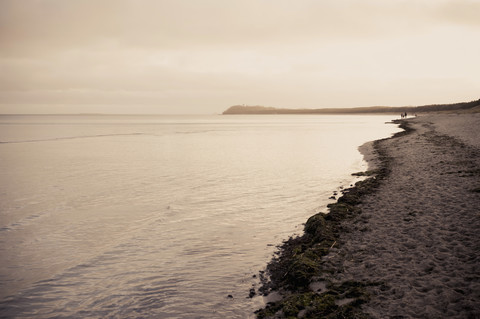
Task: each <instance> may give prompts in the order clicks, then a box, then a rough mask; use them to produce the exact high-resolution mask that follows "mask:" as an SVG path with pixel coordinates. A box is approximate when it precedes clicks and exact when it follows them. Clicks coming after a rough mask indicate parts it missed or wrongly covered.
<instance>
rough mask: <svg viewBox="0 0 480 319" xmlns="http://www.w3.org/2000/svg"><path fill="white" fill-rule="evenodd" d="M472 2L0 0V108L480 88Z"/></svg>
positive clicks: (444, 96)
mask: <svg viewBox="0 0 480 319" xmlns="http://www.w3.org/2000/svg"><path fill="white" fill-rule="evenodd" d="M479 16H480V0H389V1H385V0H295V1H293V0H288V1H287V0H241V1H240V0H238V1H233V0H68V1H65V0H0V113H152V114H216V113H221V112H222V111H223V110H225V109H226V108H228V107H229V106H231V105H236V104H246V105H264V106H274V107H284V108H322V107H357V106H378V105H388V106H405V105H425V104H436V103H454V102H461V101H471V100H476V99H478V98H480V76H479V74H480V58H479V57H480V18H479Z"/></svg>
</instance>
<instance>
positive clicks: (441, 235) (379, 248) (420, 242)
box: [322, 113, 480, 318]
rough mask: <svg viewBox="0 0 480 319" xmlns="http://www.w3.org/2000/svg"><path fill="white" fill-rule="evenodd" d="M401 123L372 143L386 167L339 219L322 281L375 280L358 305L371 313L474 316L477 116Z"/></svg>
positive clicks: (478, 310)
mask: <svg viewBox="0 0 480 319" xmlns="http://www.w3.org/2000/svg"><path fill="white" fill-rule="evenodd" d="M406 121H407V123H408V126H410V127H411V128H413V131H412V132H411V133H410V134H404V135H400V136H398V137H395V138H392V139H385V140H381V141H378V142H376V143H377V145H376V146H377V147H378V149H379V150H382V151H383V152H384V153H385V154H386V155H387V156H388V157H389V164H388V165H389V167H390V173H389V174H388V175H387V176H386V178H385V179H384V180H383V181H382V182H381V184H380V186H379V187H378V189H377V190H376V191H375V192H373V193H371V194H369V195H367V196H365V197H364V198H363V199H362V203H361V204H360V205H359V207H360V209H361V214H359V215H357V216H355V217H354V218H352V219H347V220H345V221H343V222H342V223H343V224H342V226H343V229H344V230H345V232H342V234H341V235H340V236H339V240H338V242H339V244H338V245H337V246H336V247H338V248H336V247H334V248H332V249H330V252H329V254H328V255H326V256H324V257H323V258H322V259H323V261H324V265H323V268H326V269H334V272H333V273H332V274H329V275H327V277H326V279H328V280H329V281H332V282H345V281H347V280H353V281H356V282H370V283H372V282H373V283H376V284H375V285H373V286H370V287H368V289H367V290H368V292H369V294H370V300H369V301H368V302H366V303H364V304H362V305H361V310H362V312H363V313H366V314H368V315H370V316H372V317H374V318H480V114H479V113H476V114H437V115H424V116H421V117H417V118H411V119H408V120H406ZM368 150H372V148H371V147H368V146H367V147H364V148H362V151H363V152H367V153H366V154H365V155H366V158H367V159H369V160H370V163H371V164H373V165H375V164H376V163H377V164H378V162H376V161H378V159H377V160H375V157H373V156H372V154H371V153H368Z"/></svg>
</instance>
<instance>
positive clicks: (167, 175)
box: [0, 115, 397, 318]
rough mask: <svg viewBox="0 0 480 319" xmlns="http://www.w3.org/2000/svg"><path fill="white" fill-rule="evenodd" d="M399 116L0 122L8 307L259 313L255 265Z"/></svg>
mask: <svg viewBox="0 0 480 319" xmlns="http://www.w3.org/2000/svg"><path fill="white" fill-rule="evenodd" d="M390 119H391V116H309V115H305V116H288V115H285V116H101V115H97V116H94V115H77V116H0V141H1V142H2V143H1V144H0V176H1V183H0V259H1V263H0V316H1V317H18V318H22V317H35V318H49V317H56V318H61V317H97V318H99V317H103V318H116V317H118V318H124V317H129V318H132V317H142V318H226V317H228V318H248V317H251V316H253V315H252V314H251V313H252V311H254V310H255V309H257V308H259V307H261V306H262V303H263V300H262V298H261V297H256V298H253V299H248V298H246V297H247V295H248V291H249V289H250V288H251V287H252V285H258V283H257V281H256V279H255V278H253V275H254V274H257V273H258V271H259V270H262V269H263V268H264V267H265V265H266V263H267V261H268V260H269V259H270V258H271V254H272V252H273V251H274V249H275V247H274V246H275V245H277V244H279V243H281V242H282V240H284V239H286V238H288V236H289V235H291V234H292V233H294V232H299V231H301V229H302V225H301V224H302V223H304V222H305V221H306V219H307V218H308V217H309V216H311V215H312V214H314V213H316V212H318V211H319V210H324V207H325V205H326V204H327V203H329V200H328V197H329V196H330V195H331V194H332V192H333V191H334V190H338V188H339V187H340V186H342V185H348V184H350V183H352V181H354V179H353V177H351V176H350V174H351V173H352V172H356V171H361V170H365V168H366V164H365V163H364V162H363V160H362V156H361V155H360V153H358V151H357V147H358V146H360V145H361V144H363V143H365V142H366V141H369V140H374V139H378V138H382V137H387V136H389V135H390V134H391V133H392V132H394V131H396V130H397V128H396V127H395V126H394V125H386V124H384V123H385V122H386V121H389V120H390ZM228 295H233V296H234V298H233V299H232V298H227V296H228Z"/></svg>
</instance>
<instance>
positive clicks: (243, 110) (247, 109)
mask: <svg viewBox="0 0 480 319" xmlns="http://www.w3.org/2000/svg"><path fill="white" fill-rule="evenodd" d="M469 110H471V111H472V112H478V111H479V110H480V99H478V100H475V101H471V102H462V103H455V104H434V105H423V106H400V107H391V106H371V107H352V108H322V109H282V108H275V107H266V106H258V105H257V106H245V105H234V106H231V107H229V108H228V109H227V110H225V111H224V112H223V113H222V114H224V115H233V114H368V113H405V112H407V113H412V114H413V113H424V112H445V111H469Z"/></svg>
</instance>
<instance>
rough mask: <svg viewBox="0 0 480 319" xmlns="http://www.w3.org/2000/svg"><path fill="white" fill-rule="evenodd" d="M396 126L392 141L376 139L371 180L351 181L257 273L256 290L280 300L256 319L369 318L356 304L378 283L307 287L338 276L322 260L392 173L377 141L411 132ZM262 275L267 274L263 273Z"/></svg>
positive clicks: (363, 301)
mask: <svg viewBox="0 0 480 319" xmlns="http://www.w3.org/2000/svg"><path fill="white" fill-rule="evenodd" d="M393 122H394V123H396V124H400V128H402V129H403V131H401V132H399V133H396V134H394V135H393V136H392V137H389V138H386V139H381V140H376V141H375V142H374V150H375V153H376V156H377V158H378V160H379V161H380V164H379V168H377V169H376V170H374V171H372V172H368V173H366V174H365V175H369V176H370V177H369V178H367V179H365V180H363V181H359V182H357V183H355V186H353V187H351V188H348V189H346V190H344V191H343V192H342V193H343V195H342V196H341V197H340V198H339V199H338V200H337V202H336V203H333V204H330V205H328V208H329V213H328V214H324V213H318V214H316V215H314V216H312V217H310V218H309V219H308V220H307V222H306V224H305V228H304V234H303V235H302V236H299V237H295V238H293V237H291V238H289V239H288V240H287V241H286V242H284V243H283V244H282V245H281V246H280V247H279V250H278V252H277V253H276V256H275V257H274V258H273V259H272V261H271V262H270V263H269V264H268V265H267V269H266V272H265V273H263V272H261V274H260V278H261V280H262V287H261V288H260V289H259V292H260V293H261V294H263V295H268V294H269V293H270V292H272V291H281V292H282V294H283V299H281V300H280V301H277V302H272V303H268V304H267V305H266V307H265V308H262V309H259V310H257V311H256V312H255V313H256V314H257V317H258V318H269V317H274V316H275V314H279V313H282V314H283V316H285V317H287V318H296V317H298V316H299V314H301V316H302V318H307V319H308V318H319V317H321V318H369V316H368V315H367V314H364V313H362V311H361V309H360V306H361V304H363V303H365V302H366V301H368V300H369V295H368V293H367V290H366V288H367V287H368V286H372V285H381V284H382V283H372V282H355V281H348V282H343V283H341V284H332V283H329V284H328V285H327V289H328V290H327V291H326V292H323V293H316V292H312V291H310V289H309V284H310V283H311V282H312V281H315V280H318V279H319V278H321V276H322V273H332V272H338V271H339V269H328V268H326V267H324V266H322V260H321V258H322V257H323V256H325V255H327V254H328V252H329V250H330V249H331V248H332V247H333V246H335V245H337V246H338V245H339V244H338V239H339V237H340V234H341V233H342V232H343V231H344V229H342V225H341V223H342V221H344V220H347V219H350V218H352V217H354V216H357V215H358V214H360V213H361V210H360V208H359V207H358V205H359V204H360V203H361V202H362V198H363V197H364V196H365V195H367V194H371V193H373V192H375V191H376V189H377V188H378V187H379V186H380V184H381V183H382V181H383V180H385V178H386V177H387V176H388V175H389V174H390V167H391V161H392V158H391V157H389V156H388V155H387V151H386V150H385V149H383V148H382V147H381V146H380V142H381V141H384V140H387V139H393V138H398V137H401V136H404V135H407V134H410V133H411V132H412V131H413V130H414V129H413V128H412V127H411V126H409V125H408V122H407V121H405V120H397V121H393ZM265 274H266V275H265ZM345 298H349V299H350V298H351V299H353V301H351V302H349V303H347V304H345V305H341V306H339V305H337V304H336V303H335V301H336V300H341V299H345Z"/></svg>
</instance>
